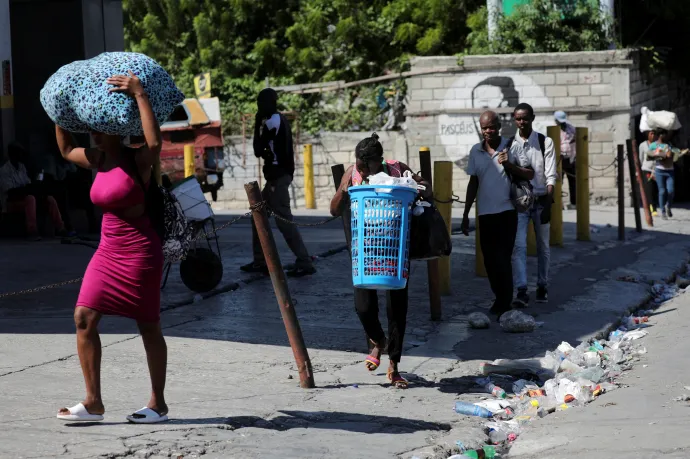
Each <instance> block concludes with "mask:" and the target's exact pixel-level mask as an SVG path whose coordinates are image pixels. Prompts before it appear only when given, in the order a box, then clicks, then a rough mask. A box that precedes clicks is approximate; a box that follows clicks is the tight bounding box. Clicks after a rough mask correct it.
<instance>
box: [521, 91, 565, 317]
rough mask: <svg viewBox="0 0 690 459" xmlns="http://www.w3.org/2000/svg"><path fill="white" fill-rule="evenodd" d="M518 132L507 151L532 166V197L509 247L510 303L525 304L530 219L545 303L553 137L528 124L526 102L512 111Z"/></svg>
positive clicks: (553, 177) (554, 175)
mask: <svg viewBox="0 0 690 459" xmlns="http://www.w3.org/2000/svg"><path fill="white" fill-rule="evenodd" d="M513 117H514V119H515V124H516V125H517V128H518V132H517V134H515V139H514V141H513V144H512V146H511V154H512V155H513V156H515V157H517V158H518V159H519V162H520V164H528V165H529V166H530V167H531V168H532V169H533V170H534V178H533V179H532V181H531V183H532V190H533V192H534V196H535V201H534V204H533V205H532V208H531V209H530V210H528V211H527V212H518V226H517V236H516V238H515V248H514V249H513V260H512V263H513V282H514V283H515V287H516V288H517V295H516V296H515V301H514V302H513V304H514V305H515V306H517V307H526V306H527V305H528V304H529V293H528V292H527V229H528V227H529V222H530V220H531V221H532V223H533V225H534V232H535V234H536V239H537V296H536V301H537V303H546V302H547V301H548V298H549V296H548V295H549V293H548V284H549V264H550V262H551V249H550V247H549V237H550V232H549V228H550V222H551V204H552V203H553V190H554V187H555V185H556V180H557V178H558V171H557V170H556V153H555V149H554V145H553V141H552V140H551V139H550V138H548V137H546V136H544V135H543V134H540V133H539V132H536V131H535V130H534V129H533V128H532V123H533V122H534V109H533V108H532V106H531V105H529V104H524V103H522V104H518V106H517V107H515V111H514V112H513Z"/></svg>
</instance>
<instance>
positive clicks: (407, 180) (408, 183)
mask: <svg viewBox="0 0 690 459" xmlns="http://www.w3.org/2000/svg"><path fill="white" fill-rule="evenodd" d="M367 184H368V185H394V186H404V187H407V188H414V189H415V190H426V187H425V186H424V185H419V184H418V183H417V182H415V181H414V179H413V178H412V173H411V172H410V171H405V173H404V174H403V176H402V177H391V176H390V175H388V174H386V173H385V172H379V173H378V174H374V175H371V176H369V180H368V183H367ZM376 191H377V192H386V191H387V190H386V189H385V188H377V189H376Z"/></svg>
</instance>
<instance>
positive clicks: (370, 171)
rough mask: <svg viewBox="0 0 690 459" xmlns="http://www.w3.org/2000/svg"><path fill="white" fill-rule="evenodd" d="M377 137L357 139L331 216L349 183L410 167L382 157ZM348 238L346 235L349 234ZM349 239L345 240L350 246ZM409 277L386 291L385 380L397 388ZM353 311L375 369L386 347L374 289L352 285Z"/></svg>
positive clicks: (345, 202) (344, 201)
mask: <svg viewBox="0 0 690 459" xmlns="http://www.w3.org/2000/svg"><path fill="white" fill-rule="evenodd" d="M378 139H379V137H378V135H376V134H375V133H374V134H372V136H371V137H367V138H366V139H364V140H362V141H360V142H359V143H358V144H357V147H356V148H355V157H356V158H357V162H356V163H355V164H354V165H353V166H350V167H349V168H348V169H347V170H346V171H345V174H344V175H343V178H342V180H341V181H340V186H339V187H338V191H336V192H335V196H333V199H331V209H330V210H331V215H333V216H334V217H336V216H339V215H342V214H343V211H344V210H345V209H346V208H347V206H349V205H350V197H349V195H348V188H350V186H357V185H361V184H362V183H366V182H367V180H368V178H369V176H371V175H375V174H378V173H379V172H384V173H385V174H387V175H390V176H391V177H402V176H403V174H404V173H405V171H409V170H410V168H409V167H408V166H407V165H406V164H404V163H401V162H400V161H394V160H384V159H383V146H382V145H381V142H379V140H378ZM412 178H413V179H414V180H415V181H416V182H417V183H420V184H422V185H424V186H425V187H426V190H423V191H421V194H422V196H423V197H425V198H431V188H430V186H429V184H428V183H427V182H425V181H424V180H423V179H422V178H421V177H419V176H418V175H415V174H413V175H412ZM345 224H346V228H348V230H347V233H348V235H349V234H350V229H349V225H350V221H349V220H348V221H346V222H345ZM348 238H349V237H348ZM349 243H350V241H348V245H349ZM409 285H410V280H409V279H408V280H407V285H406V286H405V288H404V289H400V290H388V291H387V292H386V300H387V301H386V312H387V314H388V357H389V358H390V364H389V366H388V380H389V381H390V382H391V384H393V385H394V386H395V387H396V388H399V389H406V388H407V380H406V379H405V378H403V377H402V376H401V375H400V372H399V370H398V364H399V363H400V358H401V356H402V349H403V338H404V337H405V328H406V326H407V302H408V287H409ZM355 310H356V311H357V316H358V317H359V320H360V322H362V326H363V327H364V331H365V332H366V334H367V336H368V337H369V340H370V341H371V344H372V345H373V348H372V350H371V352H370V354H369V355H368V356H367V357H366V359H365V361H364V364H365V366H366V367H367V370H369V371H376V369H377V368H378V367H379V365H380V364H381V354H382V353H383V350H384V349H385V347H386V334H385V332H384V331H383V328H382V327H381V322H380V321H379V303H378V293H377V291H376V290H370V289H363V288H355Z"/></svg>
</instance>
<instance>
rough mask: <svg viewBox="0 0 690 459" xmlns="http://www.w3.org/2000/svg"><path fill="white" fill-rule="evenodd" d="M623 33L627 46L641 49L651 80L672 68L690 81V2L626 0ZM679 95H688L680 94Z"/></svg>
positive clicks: (683, 0)
mask: <svg viewBox="0 0 690 459" xmlns="http://www.w3.org/2000/svg"><path fill="white" fill-rule="evenodd" d="M625 2H626V3H625V8H623V9H622V11H621V13H622V17H621V22H622V24H623V27H622V30H621V32H620V35H621V41H622V43H623V46H625V47H629V48H637V49H638V50H639V54H638V55H639V59H640V64H641V67H642V69H643V71H644V76H645V78H646V79H647V80H651V79H653V78H656V77H657V76H658V75H659V74H662V73H667V72H668V71H671V72H673V73H675V74H676V75H678V76H680V77H682V78H684V79H685V80H686V81H687V82H690V61H688V59H687V56H688V55H689V54H690V42H688V40H685V39H684V37H683V36H682V32H683V31H685V30H688V29H689V28H690V1H687V0H653V1H652V0H625ZM675 97H678V98H680V97H688V95H687V94H683V95H681V94H676V95H675Z"/></svg>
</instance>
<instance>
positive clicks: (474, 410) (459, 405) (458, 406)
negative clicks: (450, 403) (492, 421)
mask: <svg viewBox="0 0 690 459" xmlns="http://www.w3.org/2000/svg"><path fill="white" fill-rule="evenodd" d="M455 412H456V413H458V414H464V415H466V416H478V417H480V418H491V417H493V414H492V413H491V411H489V410H487V409H486V408H483V407H481V406H477V405H475V404H473V403H470V402H462V401H458V402H455Z"/></svg>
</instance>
